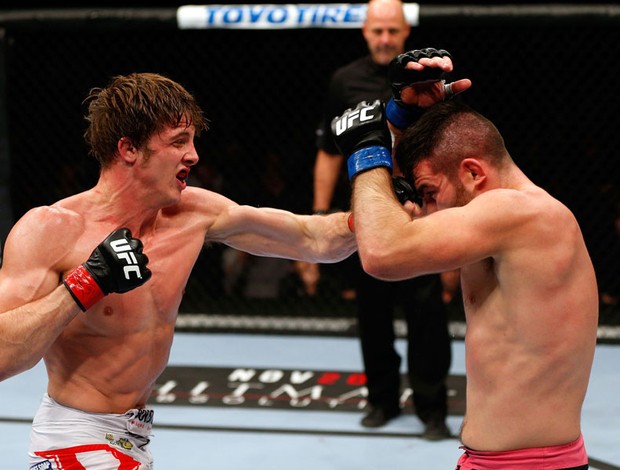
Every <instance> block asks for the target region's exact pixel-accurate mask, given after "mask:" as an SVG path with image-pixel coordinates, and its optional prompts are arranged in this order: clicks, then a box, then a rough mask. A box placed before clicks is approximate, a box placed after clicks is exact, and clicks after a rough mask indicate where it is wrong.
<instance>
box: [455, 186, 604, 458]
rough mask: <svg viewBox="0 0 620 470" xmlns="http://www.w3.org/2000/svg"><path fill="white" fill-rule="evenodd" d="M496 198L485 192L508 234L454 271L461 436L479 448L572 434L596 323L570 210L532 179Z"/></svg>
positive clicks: (592, 285)
mask: <svg viewBox="0 0 620 470" xmlns="http://www.w3.org/2000/svg"><path fill="white" fill-rule="evenodd" d="M505 196H506V197H504V198H495V199H494V201H495V202H494V204H495V203H497V201H501V203H500V205H498V206H496V207H495V208H494V210H495V211H497V212H498V213H499V214H503V215H501V217H505V218H507V219H508V220H507V221H508V222H510V225H509V227H510V229H509V232H507V233H506V235H508V236H506V237H503V240H504V241H503V242H501V243H502V244H501V245H499V246H498V251H497V254H496V255H494V256H493V257H492V258H486V259H484V260H482V261H479V262H477V263H475V264H472V265H469V266H465V267H463V268H462V270H461V281H462V288H463V300H464V304H465V311H466V316H467V334H466V351H467V353H466V354H467V359H466V360H467V414H466V418H465V421H464V424H463V427H462V433H461V437H462V441H463V443H464V444H465V445H467V446H468V447H470V448H472V449H480V450H485V451H494V450H507V449H521V448H528V447H545V446H553V445H559V444H566V443H568V442H572V441H574V440H576V439H577V438H578V437H579V435H580V432H581V429H580V415H581V406H582V403H583V400H584V397H585V393H586V388H587V383H588V380H589V375H590V369H591V365H592V360H593V357H594V347H595V344H596V327H597V321H598V314H597V312H598V305H597V303H596V299H597V294H596V292H597V290H596V281H595V276H594V270H593V268H592V264H591V262H590V258H589V256H588V253H587V250H586V248H585V245H584V242H583V238H582V236H581V233H580V230H579V227H578V225H577V222H576V220H575V219H574V217H573V216H572V214H571V213H570V212H569V211H568V209H566V207H564V206H563V205H562V204H560V203H559V202H558V201H556V200H555V199H553V198H551V197H550V196H549V195H548V194H547V193H546V192H544V191H542V190H540V189H538V188H535V187H533V186H532V187H531V188H528V189H527V190H526V191H523V192H517V191H512V194H510V193H509V194H506V195H505ZM481 198H482V199H484V197H483V196H481V197H480V198H478V199H481ZM478 199H475V200H474V201H473V202H472V203H475V202H483V201H479V200H478ZM487 199H488V198H487ZM508 214H510V215H508ZM498 216H500V215H498Z"/></svg>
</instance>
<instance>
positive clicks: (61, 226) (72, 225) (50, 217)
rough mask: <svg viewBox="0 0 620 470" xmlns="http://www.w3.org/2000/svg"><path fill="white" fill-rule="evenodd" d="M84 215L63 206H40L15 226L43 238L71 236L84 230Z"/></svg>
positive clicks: (31, 210) (24, 216)
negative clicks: (53, 235)
mask: <svg viewBox="0 0 620 470" xmlns="http://www.w3.org/2000/svg"><path fill="white" fill-rule="evenodd" d="M84 224H85V221H84V215H83V214H81V213H80V212H78V211H75V210H73V209H70V208H68V207H65V206H63V205H61V204H54V205H51V206H39V207H34V208H32V209H30V210H29V211H28V212H26V213H25V214H24V215H23V216H22V217H21V218H20V220H19V221H18V222H17V224H15V227H14V228H15V229H17V230H27V232H28V233H30V234H37V233H39V234H40V235H42V236H50V235H49V234H57V235H61V234H62V235H63V236H69V235H70V234H72V233H73V234H77V233H80V232H82V231H83V229H84Z"/></svg>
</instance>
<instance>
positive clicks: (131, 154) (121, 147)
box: [116, 137, 138, 163]
mask: <svg viewBox="0 0 620 470" xmlns="http://www.w3.org/2000/svg"><path fill="white" fill-rule="evenodd" d="M116 148H117V150H118V154H119V155H120V157H121V159H122V160H123V161H124V162H126V163H134V162H135V161H136V159H137V158H138V149H137V148H136V146H135V145H134V144H133V142H132V141H131V140H130V139H129V138H128V137H121V138H120V139H119V140H118V144H117V146H116Z"/></svg>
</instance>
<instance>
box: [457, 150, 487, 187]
mask: <svg viewBox="0 0 620 470" xmlns="http://www.w3.org/2000/svg"><path fill="white" fill-rule="evenodd" d="M487 176H488V175H487V167H486V165H485V164H484V162H483V161H482V160H480V159H478V158H464V159H463V160H462V161H461V164H460V166H459V178H460V179H461V181H462V182H463V184H464V185H465V186H466V187H468V188H469V189H472V190H473V189H479V188H480V187H481V186H483V185H484V184H485V182H486V180H487Z"/></svg>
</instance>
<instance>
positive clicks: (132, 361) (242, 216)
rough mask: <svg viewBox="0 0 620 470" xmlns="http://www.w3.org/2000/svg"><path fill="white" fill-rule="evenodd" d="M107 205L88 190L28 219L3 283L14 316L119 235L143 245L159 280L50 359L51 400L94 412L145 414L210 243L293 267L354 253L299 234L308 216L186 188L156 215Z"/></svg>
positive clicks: (86, 323)
mask: <svg viewBox="0 0 620 470" xmlns="http://www.w3.org/2000/svg"><path fill="white" fill-rule="evenodd" d="M99 199H100V193H99V192H97V191H96V190H90V191H86V192H84V193H80V194H78V195H76V196H72V197H70V198H68V199H64V200H62V201H59V202H58V203H56V204H54V205H53V206H51V207H40V208H37V209H33V210H32V211H30V212H29V213H28V214H26V215H25V216H24V217H23V218H22V220H20V222H19V223H18V224H17V225H16V227H15V229H14V230H13V234H12V237H13V240H15V239H17V238H21V239H23V241H22V242H21V243H22V245H23V249H25V250H27V251H28V252H29V253H30V255H31V256H28V257H27V258H25V259H24V260H22V262H21V263H20V264H19V265H17V264H15V265H14V264H12V262H11V263H9V264H8V265H7V266H5V268H6V269H4V272H3V276H2V280H1V281H0V285H2V288H3V292H7V293H10V294H8V295H7V296H5V297H4V298H3V300H2V305H3V307H4V308H12V307H13V306H17V305H22V304H24V303H27V302H29V301H32V300H34V299H37V298H40V297H42V296H44V295H46V294H48V293H49V292H51V291H52V290H54V289H55V288H57V286H58V285H59V281H60V280H61V279H62V278H63V277H64V276H65V275H66V274H67V272H68V271H70V270H72V269H74V268H75V267H76V266H78V265H79V264H81V263H82V262H84V261H85V260H86V259H88V257H89V256H90V254H91V252H92V250H93V248H94V247H95V246H97V244H98V243H99V242H101V240H103V239H104V238H105V237H106V236H107V235H108V234H109V233H110V232H111V231H112V230H114V229H116V228H118V227H119V226H127V227H129V228H130V229H131V230H132V235H133V236H134V237H136V238H139V239H140V240H141V241H142V243H143V245H144V253H145V254H146V255H147V256H148V258H149V264H148V267H149V269H150V270H151V272H152V277H151V279H150V280H149V281H148V282H146V283H145V284H144V285H143V286H141V287H140V288H137V289H134V290H132V291H130V292H126V293H123V294H110V295H108V296H106V297H104V298H103V299H102V300H101V301H99V302H98V303H97V304H95V305H94V306H93V307H92V308H90V309H89V310H88V311H87V312H85V313H78V314H77V316H75V318H73V320H71V321H70V323H69V324H68V325H67V326H66V327H65V328H64V330H63V331H62V332H61V333H60V335H59V336H58V338H57V339H56V340H55V341H54V342H53V344H52V345H51V347H50V348H49V350H48V351H47V352H46V354H45V356H44V360H45V364H46V367H47V371H48V375H49V385H48V393H49V395H50V396H51V397H52V398H53V399H54V400H55V401H57V402H59V403H61V404H63V405H66V406H69V407H72V408H77V409H81V410H84V411H89V412H95V413H124V412H125V411H126V410H128V409H130V408H140V407H144V406H145V404H146V401H147V399H148V397H149V395H150V393H151V391H152V387H153V384H154V382H155V380H156V379H157V377H158V376H159V375H160V374H161V372H162V371H163V369H164V368H165V366H166V363H167V361H168V356H169V352H170V347H171V345H172V340H173V334H174V325H175V320H176V317H177V312H178V308H179V305H180V303H181V299H182V295H183V292H184V287H185V285H186V283H187V280H188V278H189V275H190V273H191V270H192V267H193V265H194V263H195V261H196V259H197V258H198V254H199V252H200V250H201V249H202V248H203V246H204V244H205V243H206V242H210V241H214V242H218V241H225V242H226V243H228V244H229V245H231V246H234V247H237V248H239V249H245V250H247V251H249V252H251V253H254V254H268V255H270V256H278V255H280V256H282V257H290V258H293V259H296V258H303V257H309V259H314V258H315V257H316V258H323V257H324V256H334V257H335V258H339V257H341V258H342V257H346V256H348V254H350V253H351V252H352V251H353V250H354V246H355V244H354V240H353V238H352V236H351V235H350V234H349V235H348V236H343V237H342V242H341V243H335V244H334V245H332V246H331V248H327V244H323V243H319V241H318V240H313V239H312V237H306V235H308V234H311V233H315V232H314V229H310V227H306V229H307V230H304V231H301V230H299V229H298V227H297V226H303V224H304V223H306V222H305V221H308V220H310V219H309V218H308V217H306V216H295V215H293V214H289V213H285V212H284V211H278V210H275V209H260V210H259V209H256V208H252V207H248V206H239V205H237V204H235V203H234V202H232V201H230V200H229V199H227V198H225V197H223V196H221V195H219V194H216V193H212V192H210V191H206V190H203V189H197V188H191V187H190V188H186V189H185V190H184V191H183V194H182V197H181V200H180V202H179V203H178V204H176V205H173V206H171V207H169V208H164V209H160V210H154V211H153V212H152V214H149V213H148V211H140V212H138V211H137V210H136V211H137V213H136V214H132V213H131V212H130V211H125V212H123V213H122V214H119V213H118V210H117V211H112V212H110V211H109V207H108V206H106V205H105V204H101V201H100V200H99ZM335 217H336V218H339V219H341V220H339V221H338V224H337V225H338V226H340V227H341V229H342V233H343V234H344V233H345V230H346V231H348V229H346V217H345V215H344V214H340V215H335ZM334 220H336V219H332V220H331V222H330V221H329V220H328V218H325V217H324V218H319V217H313V218H312V221H313V222H312V223H314V224H319V225H317V227H318V229H317V232H316V233H319V232H322V233H323V234H329V233H330V232H333V230H334V229H333V227H334V223H333V222H334ZM136 221H140V222H141V223H140V224H137V223H136ZM241 221H243V223H241ZM287 224H290V227H291V230H287V229H286V227H287ZM320 224H324V225H323V226H320ZM339 230H340V229H339ZM306 238H307V242H306V241H302V240H304V239H306ZM280 242H281V243H280ZM315 242H316V243H315ZM13 259H14V258H13ZM62 290H63V289H61V291H62ZM63 294H64V293H63Z"/></svg>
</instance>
